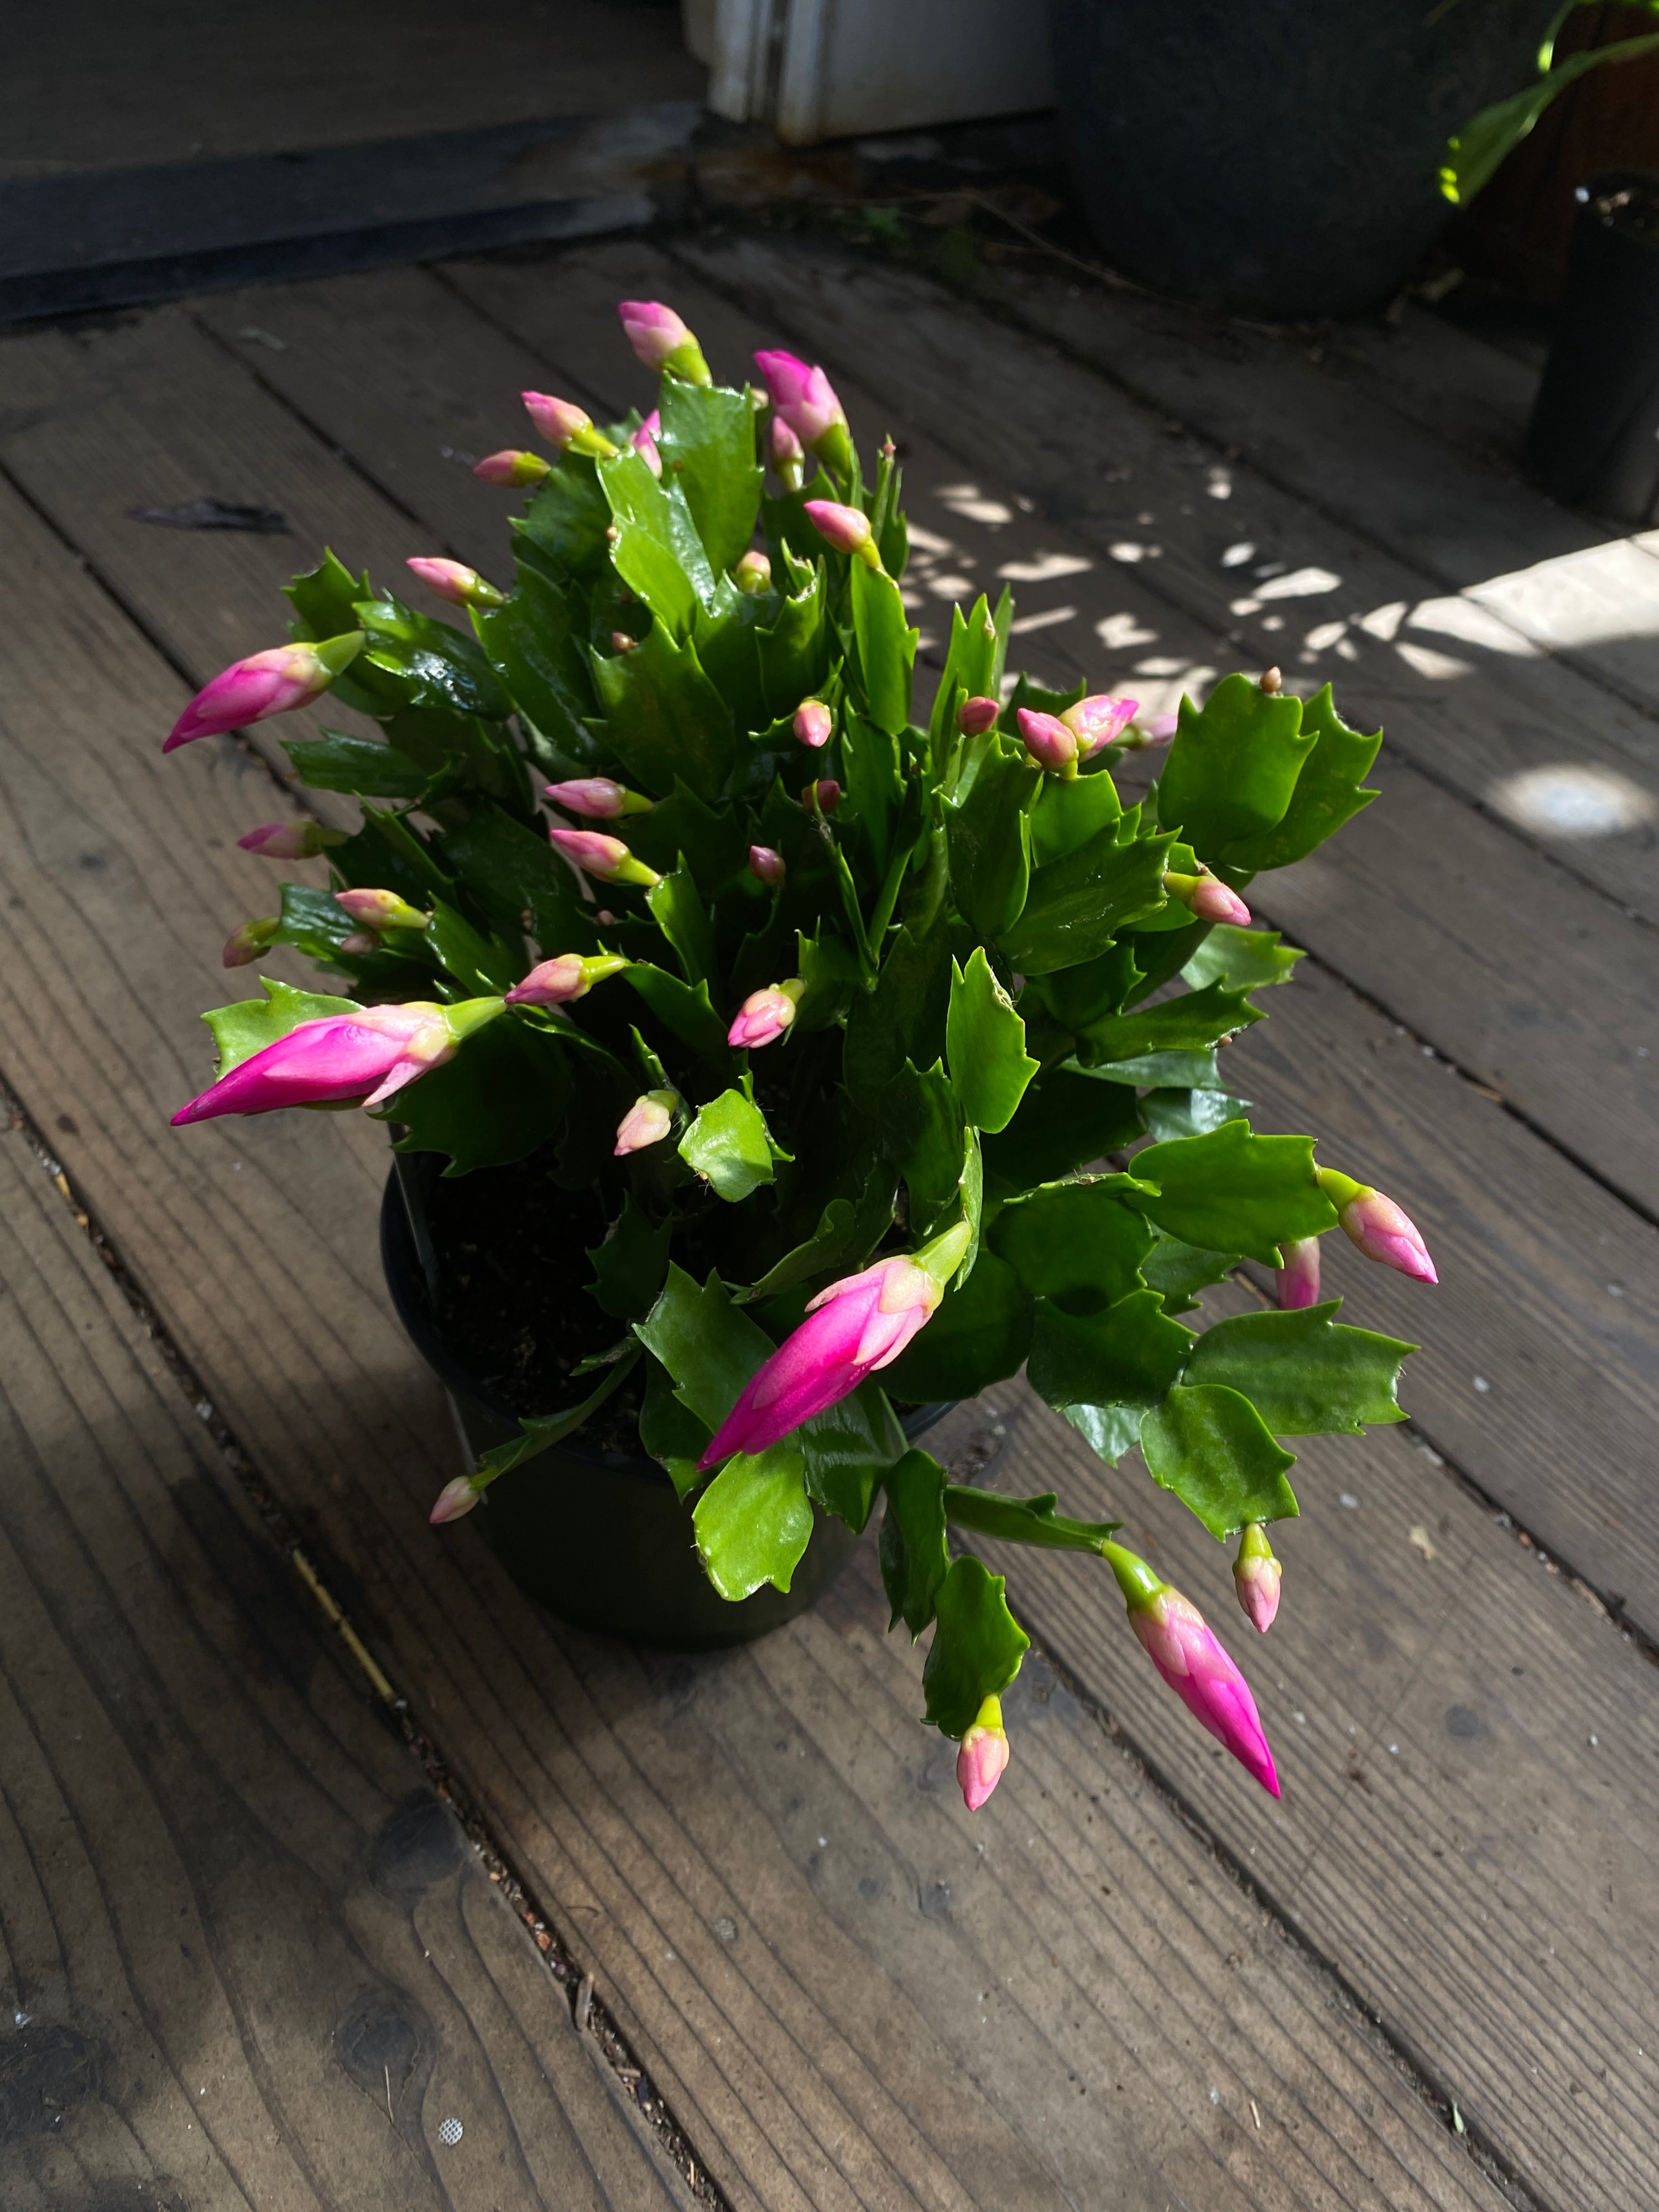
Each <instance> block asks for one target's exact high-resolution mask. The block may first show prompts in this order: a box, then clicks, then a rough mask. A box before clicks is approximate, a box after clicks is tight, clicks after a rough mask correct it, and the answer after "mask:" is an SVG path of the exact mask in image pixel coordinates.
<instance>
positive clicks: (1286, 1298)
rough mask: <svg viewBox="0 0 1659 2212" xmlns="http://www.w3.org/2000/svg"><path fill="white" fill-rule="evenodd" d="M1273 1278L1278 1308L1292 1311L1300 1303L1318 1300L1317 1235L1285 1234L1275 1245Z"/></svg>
mask: <svg viewBox="0 0 1659 2212" xmlns="http://www.w3.org/2000/svg"><path fill="white" fill-rule="evenodd" d="M1273 1280H1274V1282H1275V1284H1276V1285H1277V1287H1278V1291H1279V1311H1280V1312H1281V1313H1294V1312H1296V1311H1297V1310H1298V1309H1299V1308H1301V1307H1303V1306H1316V1305H1317V1304H1319V1239H1318V1238H1317V1237H1285V1240H1284V1242H1283V1243H1281V1244H1280V1245H1279V1272H1278V1273H1277V1274H1276V1275H1275V1276H1274V1278H1273Z"/></svg>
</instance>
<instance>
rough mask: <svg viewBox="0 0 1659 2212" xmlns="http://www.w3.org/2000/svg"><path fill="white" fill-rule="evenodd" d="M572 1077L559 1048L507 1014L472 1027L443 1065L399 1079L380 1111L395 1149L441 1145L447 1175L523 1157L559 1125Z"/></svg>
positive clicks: (552, 1039)
mask: <svg viewBox="0 0 1659 2212" xmlns="http://www.w3.org/2000/svg"><path fill="white" fill-rule="evenodd" d="M573 1089H574V1085H573V1081H572V1078H571V1074H570V1069H569V1063H568V1060H567V1059H566V1057H565V1048H564V1047H563V1046H562V1044H561V1043H560V1042H558V1040H557V1039H556V1038H555V1037H552V1036H548V1035H547V1034H546V1032H545V1031H544V1030H537V1029H532V1027H531V1026H530V1024H528V1023H526V1022H521V1021H516V1020H514V1019H513V1017H512V1016H511V1015H510V1014H509V1015H504V1016H502V1017H501V1018H500V1019H499V1020H496V1021H493V1022H490V1023H489V1024H487V1025H486V1026H485V1027H484V1028H483V1029H481V1030H476V1031H475V1032H474V1033H473V1035H472V1036H470V1037H468V1038H467V1040H466V1042H465V1043H464V1044H463V1045H462V1046H461V1047H460V1049H459V1051H458V1052H457V1053H456V1054H455V1057H454V1058H453V1060H446V1061H445V1062H444V1064H443V1066H441V1067H435V1068H434V1069H433V1070H432V1072H431V1073H430V1074H429V1075H421V1076H417V1077H416V1079H415V1081H414V1082H413V1083H408V1084H405V1085H404V1087H403V1089H402V1090H401V1091H398V1092H397V1094H396V1095H395V1096H394V1097H392V1099H391V1100H390V1101H389V1102H388V1104H387V1106H386V1109H385V1111H384V1113H383V1114H382V1115H381V1117H380V1118H381V1119H382V1120H384V1121H398V1122H401V1123H402V1124H403V1125H404V1128H405V1129H406V1130H407V1132H408V1133H407V1135H405V1136H404V1137H403V1138H401V1139H399V1140H398V1144H397V1145H396V1146H394V1148H393V1149H394V1150H395V1151H397V1152H447V1153H448V1155H449V1164H448V1165H447V1167H446V1168H445V1169H444V1173H445V1175H446V1176H462V1175H471V1172H472V1170H474V1169H475V1168H494V1167H504V1166H506V1165H507V1164H508V1163H509V1162H511V1161H513V1160H521V1159H524V1158H526V1157H527V1155H528V1154H530V1153H531V1152H534V1151H535V1150H536V1148H537V1146H538V1145H544V1144H545V1143H546V1142H547V1140H548V1139H549V1138H550V1137H551V1136H553V1135H554V1134H556V1132H557V1130H558V1127H559V1124H560V1122H561V1121H562V1120H563V1119H564V1115H565V1109H567V1107H568V1105H569V1103H570V1100H571V1096H572V1092H573Z"/></svg>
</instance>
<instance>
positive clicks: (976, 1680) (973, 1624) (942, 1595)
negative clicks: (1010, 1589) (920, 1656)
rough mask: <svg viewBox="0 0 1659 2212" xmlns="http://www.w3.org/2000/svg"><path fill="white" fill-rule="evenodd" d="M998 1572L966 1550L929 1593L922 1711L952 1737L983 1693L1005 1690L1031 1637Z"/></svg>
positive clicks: (967, 1722)
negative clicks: (929, 1638)
mask: <svg viewBox="0 0 1659 2212" xmlns="http://www.w3.org/2000/svg"><path fill="white" fill-rule="evenodd" d="M1005 1587H1006V1585H1005V1584H1004V1582H1003V1578H1002V1577H1001V1576H1000V1575H992V1574H987V1572H986V1571H985V1569H984V1568H983V1567H982V1566H981V1565H980V1562H979V1561H978V1560H977V1559H975V1557H974V1556H973V1554H972V1553H970V1552H969V1553H963V1556H962V1557H961V1558H960V1559H954V1560H952V1562H951V1571H950V1572H949V1573H948V1574H947V1575H946V1576H945V1580H944V1581H943V1582H942V1583H940V1584H939V1590H938V1593H937V1595H936V1596H935V1599H934V1626H933V1644H932V1646H931V1648H930V1649H929V1650H928V1654H927V1665H926V1666H925V1667H924V1668H922V1672H921V1685H922V1688H923V1689H924V1690H925V1691H926V1692H927V1718H928V1720H929V1721H931V1722H932V1723H933V1726H934V1727H935V1728H936V1729H939V1730H940V1732H941V1733H942V1734H944V1735H948V1736H955V1737H957V1739H958V1740H959V1739H960V1738H961V1737H963V1736H964V1735H966V1734H967V1733H968V1730H969V1729H970V1728H971V1727H972V1726H973V1724H974V1718H975V1715H976V1714H977V1712H978V1711H979V1709H980V1707H981V1705H983V1704H984V1702H985V1700H986V1699H987V1698H992V1697H996V1696H998V1695H1000V1692H1002V1691H1004V1690H1006V1688H1007V1686H1008V1685H1009V1683H1010V1682H1012V1680H1013V1679H1014V1677H1015V1675H1016V1674H1018V1672H1019V1662H1020V1661H1021V1660H1022V1659H1023V1658H1024V1656H1025V1654H1026V1652H1027V1651H1028V1650H1030V1644H1031V1639H1030V1637H1029V1636H1028V1635H1027V1634H1026V1633H1025V1631H1024V1629H1023V1628H1022V1627H1021V1626H1020V1625H1019V1623H1018V1621H1017V1620H1015V1619H1014V1616H1013V1615H1012V1613H1010V1612H1009V1610H1008V1602H1007V1600H1006V1596H1005V1595H1004V1589H1005Z"/></svg>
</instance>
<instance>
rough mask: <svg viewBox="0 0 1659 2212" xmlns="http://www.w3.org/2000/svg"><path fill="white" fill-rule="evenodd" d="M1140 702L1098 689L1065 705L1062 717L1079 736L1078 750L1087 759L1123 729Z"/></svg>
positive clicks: (1110, 742)
mask: <svg viewBox="0 0 1659 2212" xmlns="http://www.w3.org/2000/svg"><path fill="white" fill-rule="evenodd" d="M1139 703H1140V702H1139V700H1137V699H1115V698H1113V697H1112V696H1111V694H1110V693H1109V692H1106V691H1095V692H1091V694H1090V696H1088V697H1087V698H1086V699H1078V700H1075V701H1073V704H1072V705H1071V706H1069V707H1066V708H1062V709H1061V711H1060V720H1061V721H1062V722H1064V723H1065V725H1066V728H1067V729H1068V730H1070V731H1072V732H1073V734H1074V735H1075V736H1076V738H1077V747H1078V751H1079V755H1080V756H1081V757H1082V758H1084V759H1085V760H1086V759H1087V758H1088V757H1089V755H1090V754H1091V753H1093V752H1098V751H1099V750H1100V748H1101V747H1102V745H1109V744H1112V743H1113V741H1114V740H1115V738H1118V737H1119V736H1120V735H1121V733H1122V732H1123V730H1124V729H1125V727H1126V726H1127V724H1128V721H1129V718H1130V716H1131V715H1132V714H1133V713H1134V711H1135V709H1136V708H1137V707H1138V706H1139Z"/></svg>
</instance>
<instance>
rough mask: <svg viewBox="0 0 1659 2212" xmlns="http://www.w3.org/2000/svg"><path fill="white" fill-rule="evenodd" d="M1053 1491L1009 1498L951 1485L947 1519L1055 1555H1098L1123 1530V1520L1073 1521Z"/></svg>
mask: <svg viewBox="0 0 1659 2212" xmlns="http://www.w3.org/2000/svg"><path fill="white" fill-rule="evenodd" d="M1059 1503H1060V1500H1059V1498H1057V1497H1056V1496H1055V1494H1054V1492H1053V1491H1052V1490H1047V1491H1044V1492H1043V1493H1042V1496H1041V1497H1040V1498H1005V1497H1004V1496H1003V1495H1002V1493H1001V1492H1000V1491H995V1490H975V1489H973V1488H971V1487H970V1486H966V1485H963V1484H959V1483H954V1482H952V1483H947V1484H946V1485H945V1516H946V1518H947V1519H949V1520H951V1521H954V1522H957V1525H958V1526H959V1527H961V1528H972V1529H973V1530H974V1531H975V1534H979V1535H981V1536H1000V1538H1001V1539H1002V1540H1003V1541H1004V1542H1005V1543H1009V1544H1038V1545H1042V1547H1044V1548H1045V1549H1047V1550H1048V1551H1053V1552H1098V1551H1099V1550H1100V1547H1101V1546H1102V1545H1103V1543H1104V1542H1105V1541H1107V1539H1108V1538H1109V1537H1111V1536H1115V1534H1117V1532H1118V1530H1119V1529H1120V1528H1121V1527H1122V1525H1123V1524H1122V1522H1121V1521H1073V1520H1070V1519H1068V1518H1067V1516H1066V1515H1065V1514H1063V1513H1059V1512H1056V1511H1055V1510H1054V1509H1055V1507H1056V1506H1057V1505H1058V1504H1059Z"/></svg>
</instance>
